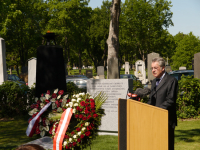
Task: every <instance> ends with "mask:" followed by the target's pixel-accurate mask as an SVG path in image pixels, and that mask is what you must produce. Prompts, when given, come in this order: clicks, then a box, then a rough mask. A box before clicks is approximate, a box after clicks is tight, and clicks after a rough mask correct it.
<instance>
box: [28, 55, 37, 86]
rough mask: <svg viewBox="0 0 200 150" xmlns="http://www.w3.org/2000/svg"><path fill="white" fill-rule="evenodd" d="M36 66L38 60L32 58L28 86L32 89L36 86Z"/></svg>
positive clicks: (29, 63) (29, 65)
mask: <svg viewBox="0 0 200 150" xmlns="http://www.w3.org/2000/svg"><path fill="white" fill-rule="evenodd" d="M36 65H37V59H36V58H35V57H32V58H30V59H29V60H28V86H29V87H32V86H35V84H36Z"/></svg>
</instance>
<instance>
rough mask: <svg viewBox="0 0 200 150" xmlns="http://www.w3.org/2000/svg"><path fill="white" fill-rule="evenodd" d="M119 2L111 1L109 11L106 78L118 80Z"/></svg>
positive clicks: (116, 0) (119, 0) (118, 0)
mask: <svg viewBox="0 0 200 150" xmlns="http://www.w3.org/2000/svg"><path fill="white" fill-rule="evenodd" d="M120 4H121V0H113V1H112V6H111V8H110V11H111V20H110V27H109V36H108V39H107V44H108V58H107V65H108V69H107V78H108V79H118V78H119V74H120V73H119V65H118V52H119V16H120Z"/></svg>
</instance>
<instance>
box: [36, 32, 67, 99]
mask: <svg viewBox="0 0 200 150" xmlns="http://www.w3.org/2000/svg"><path fill="white" fill-rule="evenodd" d="M44 37H45V38H46V40H47V42H46V45H42V46H39V47H38V49H37V69H36V97H40V95H41V94H42V93H46V92H47V90H54V89H57V88H58V89H59V90H64V91H65V92H66V91H67V87H66V77H65V63H64V58H63V48H62V47H59V46H56V42H55V37H56V35H55V34H54V33H50V32H49V33H46V35H44ZM50 41H54V43H55V45H50Z"/></svg>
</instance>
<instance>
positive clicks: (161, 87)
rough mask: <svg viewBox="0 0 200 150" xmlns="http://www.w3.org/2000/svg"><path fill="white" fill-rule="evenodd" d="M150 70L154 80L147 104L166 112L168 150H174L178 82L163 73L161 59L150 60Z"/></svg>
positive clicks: (163, 61) (163, 62)
mask: <svg viewBox="0 0 200 150" xmlns="http://www.w3.org/2000/svg"><path fill="white" fill-rule="evenodd" d="M151 69H152V74H153V76H154V77H155V79H154V80H153V81H152V85H151V94H150V95H149V101H148V102H147V103H148V104H150V105H153V106H156V107H160V108H163V109H166V110H168V120H169V128H168V138H169V140H168V142H169V150H174V129H175V126H177V116H176V99H177V93H178V81H177V80H176V78H174V77H173V76H170V75H169V74H168V73H167V72H165V60H164V59H163V58H161V57H156V58H154V59H153V60H152V64H151Z"/></svg>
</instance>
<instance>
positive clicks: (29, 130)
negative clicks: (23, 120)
mask: <svg viewBox="0 0 200 150" xmlns="http://www.w3.org/2000/svg"><path fill="white" fill-rule="evenodd" d="M50 105H51V102H49V103H48V104H46V105H45V106H44V107H43V108H42V109H41V110H40V112H39V113H38V114H37V115H36V116H35V117H34V118H33V119H32V120H31V121H30V123H29V125H28V128H27V129H26V135H27V136H29V137H32V136H33V134H34V132H35V129H36V126H37V124H38V123H39V120H40V116H41V115H42V114H43V113H44V111H45V110H47V108H48V107H49V106H50Z"/></svg>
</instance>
